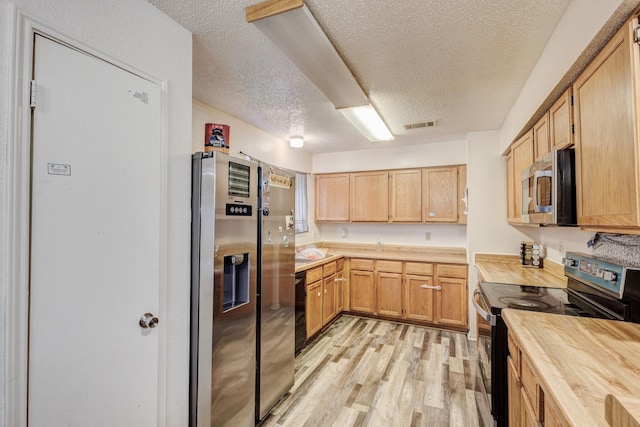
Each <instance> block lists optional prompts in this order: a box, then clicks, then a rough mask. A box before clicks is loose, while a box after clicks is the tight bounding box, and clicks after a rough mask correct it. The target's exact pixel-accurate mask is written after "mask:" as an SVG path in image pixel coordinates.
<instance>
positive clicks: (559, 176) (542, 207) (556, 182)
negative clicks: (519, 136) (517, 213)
mask: <svg viewBox="0 0 640 427" xmlns="http://www.w3.org/2000/svg"><path fill="white" fill-rule="evenodd" d="M522 222H523V223H528V224H544V225H567V226H571V225H576V223H577V217H576V179H575V150H574V149H573V148H567V149H564V150H554V151H552V152H550V153H548V154H547V155H545V156H544V157H541V158H540V159H538V160H537V161H536V162H535V163H534V164H533V165H531V166H530V167H529V168H527V169H525V170H524V171H523V172H522Z"/></svg>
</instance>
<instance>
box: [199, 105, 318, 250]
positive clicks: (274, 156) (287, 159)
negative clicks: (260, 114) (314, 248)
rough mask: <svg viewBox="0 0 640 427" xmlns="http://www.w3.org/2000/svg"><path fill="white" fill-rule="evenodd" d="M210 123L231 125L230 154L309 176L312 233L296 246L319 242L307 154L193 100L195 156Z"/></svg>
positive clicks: (301, 236) (300, 237)
mask: <svg viewBox="0 0 640 427" xmlns="http://www.w3.org/2000/svg"><path fill="white" fill-rule="evenodd" d="M206 123H218V124H224V125H229V126H230V130H229V141H230V143H229V154H230V155H232V156H235V157H244V156H243V155H242V154H240V152H241V151H242V152H243V153H245V154H248V155H250V156H252V157H255V158H257V159H260V160H262V161H264V162H266V163H270V164H273V165H276V166H280V167H283V168H285V169H291V170H294V171H297V172H306V173H307V174H308V175H307V198H308V212H307V215H308V218H309V232H308V233H299V234H296V245H304V244H307V243H313V242H316V241H318V240H319V235H320V232H319V231H318V228H317V227H316V225H315V223H314V222H313V213H314V209H315V207H314V206H315V205H314V200H315V196H314V194H315V192H314V189H315V186H314V180H313V175H311V171H312V156H311V154H309V153H307V152H306V151H303V150H299V149H296V148H291V147H289V143H288V142H287V141H282V140H281V139H278V138H276V137H274V136H272V135H270V134H268V133H266V132H264V131H263V130H260V129H258V128H256V127H254V126H251V125H250V124H248V123H246V122H243V121H242V120H240V119H237V118H235V117H233V116H231V115H229V114H227V113H225V112H224V111H221V110H219V109H217V108H215V107H212V106H210V105H208V104H205V103H204V102H202V101H200V100H197V99H195V98H194V99H193V121H192V132H191V133H192V142H191V150H192V151H193V152H194V153H195V152H198V151H202V150H203V149H204V127H205V124H206Z"/></svg>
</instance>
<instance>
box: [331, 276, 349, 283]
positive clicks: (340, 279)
mask: <svg viewBox="0 0 640 427" xmlns="http://www.w3.org/2000/svg"><path fill="white" fill-rule="evenodd" d="M334 281H335V282H346V281H347V279H345V278H344V277H343V278H337V279H335V280H334Z"/></svg>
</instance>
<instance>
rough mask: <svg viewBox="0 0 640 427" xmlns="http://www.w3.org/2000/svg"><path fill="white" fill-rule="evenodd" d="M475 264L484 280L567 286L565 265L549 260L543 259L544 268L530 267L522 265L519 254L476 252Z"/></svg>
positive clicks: (558, 286)
mask: <svg viewBox="0 0 640 427" xmlns="http://www.w3.org/2000/svg"><path fill="white" fill-rule="evenodd" d="M475 265H476V268H477V269H478V278H479V279H480V280H481V281H483V282H493V283H510V284H514V285H529V286H543V287H551V288H566V287H567V278H566V277H565V276H564V270H563V267H562V266H561V265H560V264H556V263H554V262H552V261H548V260H544V261H543V264H542V265H543V267H544V268H528V267H523V266H522V265H520V260H519V258H518V256H517V255H494V254H476V256H475Z"/></svg>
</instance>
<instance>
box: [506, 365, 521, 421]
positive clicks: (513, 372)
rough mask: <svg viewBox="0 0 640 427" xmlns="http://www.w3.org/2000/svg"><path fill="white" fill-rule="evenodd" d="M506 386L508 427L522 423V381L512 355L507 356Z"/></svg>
mask: <svg viewBox="0 0 640 427" xmlns="http://www.w3.org/2000/svg"><path fill="white" fill-rule="evenodd" d="M507 370H508V376H507V386H508V389H509V390H508V391H509V394H508V396H509V427H516V426H520V425H522V421H521V408H522V383H521V382H520V373H519V371H518V368H516V365H515V364H514V361H513V357H511V356H509V357H507Z"/></svg>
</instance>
